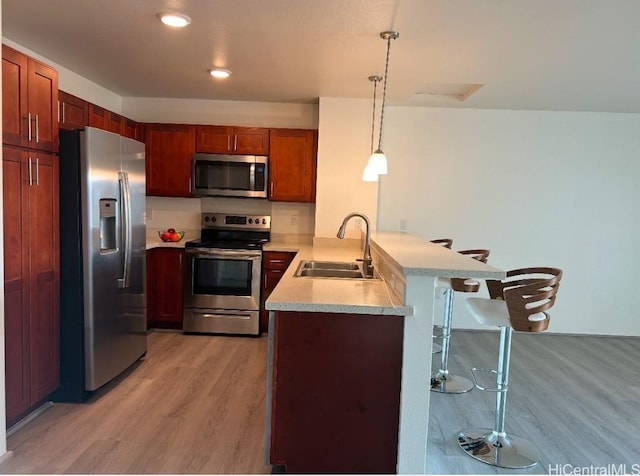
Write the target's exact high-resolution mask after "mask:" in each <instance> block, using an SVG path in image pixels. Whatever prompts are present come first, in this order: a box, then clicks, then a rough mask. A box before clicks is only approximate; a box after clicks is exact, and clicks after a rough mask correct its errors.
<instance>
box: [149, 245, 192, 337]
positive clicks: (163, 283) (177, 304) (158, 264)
mask: <svg viewBox="0 0 640 476" xmlns="http://www.w3.org/2000/svg"><path fill="white" fill-rule="evenodd" d="M183 274H184V250H183V249H182V248H155V249H153V250H149V251H148V252H147V288H148V294H147V313H148V314H147V326H149V327H151V326H154V325H155V326H157V327H166V328H174V329H182V315H183V307H184V299H183V295H184V292H183Z"/></svg>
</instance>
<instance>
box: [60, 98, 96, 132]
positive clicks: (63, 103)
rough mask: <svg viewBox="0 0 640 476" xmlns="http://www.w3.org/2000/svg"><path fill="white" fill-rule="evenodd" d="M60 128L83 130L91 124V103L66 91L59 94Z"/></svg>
mask: <svg viewBox="0 0 640 476" xmlns="http://www.w3.org/2000/svg"><path fill="white" fill-rule="evenodd" d="M58 99H59V101H58V127H59V128H60V129H82V128H83V127H85V126H86V125H88V124H89V103H88V102H87V101H85V100H84V99H80V98H79V97H76V96H74V95H72V94H69V93H66V92H64V91H59V92H58Z"/></svg>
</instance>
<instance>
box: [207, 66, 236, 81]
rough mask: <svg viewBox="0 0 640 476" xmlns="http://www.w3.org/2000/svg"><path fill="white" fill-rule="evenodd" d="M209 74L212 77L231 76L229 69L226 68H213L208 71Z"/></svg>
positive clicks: (222, 77)
mask: <svg viewBox="0 0 640 476" xmlns="http://www.w3.org/2000/svg"><path fill="white" fill-rule="evenodd" d="M209 74H210V75H211V76H213V77H214V78H218V79H224V78H228V77H229V76H231V71H229V70H228V69H222V68H214V69H212V70H210V71H209Z"/></svg>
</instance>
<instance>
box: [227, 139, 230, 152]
mask: <svg viewBox="0 0 640 476" xmlns="http://www.w3.org/2000/svg"><path fill="white" fill-rule="evenodd" d="M227 150H231V136H227Z"/></svg>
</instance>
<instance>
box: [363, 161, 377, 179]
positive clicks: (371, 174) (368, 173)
mask: <svg viewBox="0 0 640 476" xmlns="http://www.w3.org/2000/svg"><path fill="white" fill-rule="evenodd" d="M362 181H363V182H377V181H378V174H377V173H376V172H375V170H374V169H373V167H372V166H371V165H369V164H367V166H366V167H365V168H364V172H362Z"/></svg>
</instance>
